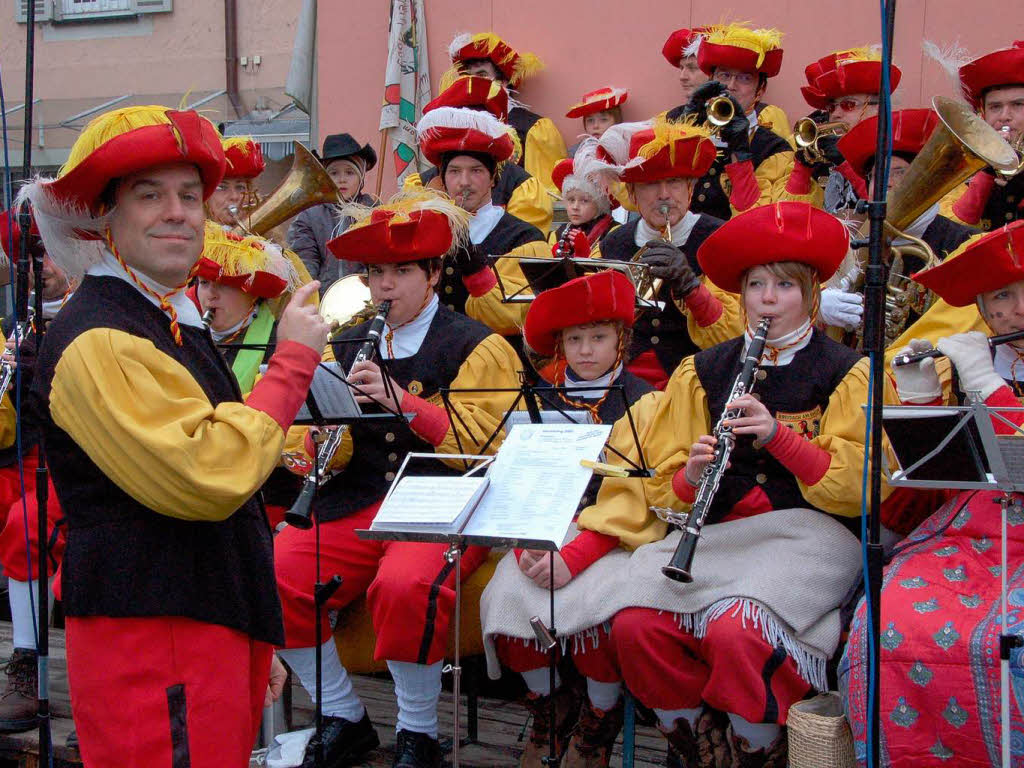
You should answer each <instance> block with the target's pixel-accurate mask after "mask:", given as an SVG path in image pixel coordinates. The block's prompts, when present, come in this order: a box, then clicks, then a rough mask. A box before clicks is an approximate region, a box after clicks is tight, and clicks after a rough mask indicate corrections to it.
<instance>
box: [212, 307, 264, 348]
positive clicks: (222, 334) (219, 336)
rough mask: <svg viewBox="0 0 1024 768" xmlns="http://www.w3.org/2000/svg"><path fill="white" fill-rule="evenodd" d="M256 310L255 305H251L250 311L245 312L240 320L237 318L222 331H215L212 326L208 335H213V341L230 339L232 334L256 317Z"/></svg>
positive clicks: (257, 310)
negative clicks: (235, 321) (236, 320)
mask: <svg viewBox="0 0 1024 768" xmlns="http://www.w3.org/2000/svg"><path fill="white" fill-rule="evenodd" d="M258 312H259V309H258V308H257V307H256V306H255V305H253V308H252V312H249V313H247V314H246V315H245V317H243V318H242V319H241V320H239V321H238V322H237V323H235V324H234V325H233V326H231V327H230V328H228V329H226V330H223V331H215V330H213V328H211V329H210V335H211V336H213V340H214V341H224V339H230V338H231V337H232V336H234V335H235V334H236V333H238V332H239V331H240V330H242V329H243V328H245V327H246V326H247V325H249V324H250V323H251V322H252V321H253V320H255V319H256V314H257V313H258Z"/></svg>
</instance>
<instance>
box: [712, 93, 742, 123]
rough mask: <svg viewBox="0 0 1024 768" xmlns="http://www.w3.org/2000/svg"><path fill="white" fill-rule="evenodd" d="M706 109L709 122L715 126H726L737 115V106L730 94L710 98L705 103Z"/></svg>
mask: <svg viewBox="0 0 1024 768" xmlns="http://www.w3.org/2000/svg"><path fill="white" fill-rule="evenodd" d="M704 111H705V112H706V113H707V116H708V122H709V123H711V125H713V126H714V127H715V128H723V127H725V126H726V125H728V124H729V123H730V122H732V119H733V118H734V117H735V116H736V108H735V107H734V106H733V105H732V99H730V98H729V97H728V96H715V97H714V98H713V99H708V100H707V101H706V102H705V103H704Z"/></svg>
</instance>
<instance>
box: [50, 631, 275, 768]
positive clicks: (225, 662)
mask: <svg viewBox="0 0 1024 768" xmlns="http://www.w3.org/2000/svg"><path fill="white" fill-rule="evenodd" d="M66 627H67V636H66V640H67V659H68V684H69V686H70V688H71V709H72V714H73V715H74V718H75V727H76V728H77V730H78V741H79V745H80V750H81V753H82V761H83V763H84V764H85V766H86V768H111V766H118V767H119V768H136V767H137V768H151V766H167V768H179V766H181V767H184V766H191V768H243V767H244V766H248V765H249V756H250V754H251V752H252V747H253V744H254V743H255V741H256V735H257V733H258V730H259V725H260V716H261V714H262V711H263V697H264V694H265V693H266V690H267V679H268V676H269V672H270V658H271V653H272V652H273V649H272V648H271V646H270V645H268V644H267V643H263V642H259V641H256V640H253V639H252V638H251V637H249V636H248V635H245V634H243V633H241V632H238V631H236V630H233V629H228V628H227V627H221V626H218V625H216V624H206V623H203V622H199V621H194V620H192V619H185V618H181V617H155V618H139V619H113V618H108V617H105V616H96V617H87V618H82V617H72V616H69V617H68V619H67V625H66Z"/></svg>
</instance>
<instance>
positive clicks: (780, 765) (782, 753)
mask: <svg viewBox="0 0 1024 768" xmlns="http://www.w3.org/2000/svg"><path fill="white" fill-rule="evenodd" d="M729 744H730V746H731V748H732V755H733V765H734V766H735V768H786V765H787V763H788V762H789V740H788V739H787V738H786V729H785V728H783V729H782V732H781V733H780V734H779V736H778V738H776V739H775V741H773V742H772V743H771V744H769V745H768V746H767V747H761V749H757V750H751V748H750V744H749V742H748V741H747V740H746V739H744V738H743V737H742V736H737V735H736V734H735V733H734V732H733V730H732V726H729Z"/></svg>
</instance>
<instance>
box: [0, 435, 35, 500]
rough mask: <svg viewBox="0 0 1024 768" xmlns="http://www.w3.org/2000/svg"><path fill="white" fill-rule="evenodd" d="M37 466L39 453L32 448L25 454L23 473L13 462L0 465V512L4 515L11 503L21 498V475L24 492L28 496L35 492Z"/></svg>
mask: <svg viewBox="0 0 1024 768" xmlns="http://www.w3.org/2000/svg"><path fill="white" fill-rule="evenodd" d="M38 466H39V453H38V451H37V450H36V449H35V448H33V449H32V450H31V451H30V452H29V453H27V454H25V459H24V470H23V473H22V472H19V471H18V463H17V462H15V463H14V464H11V465H9V466H6V467H0V514H2V515H6V514H7V510H8V509H10V508H11V504H13V503H14V502H16V501H18V500H19V499H20V498H21V476H22V474H24V477H25V493H26V494H28V495H29V496H31V495H33V494H34V493H35V492H36V467H38Z"/></svg>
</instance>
